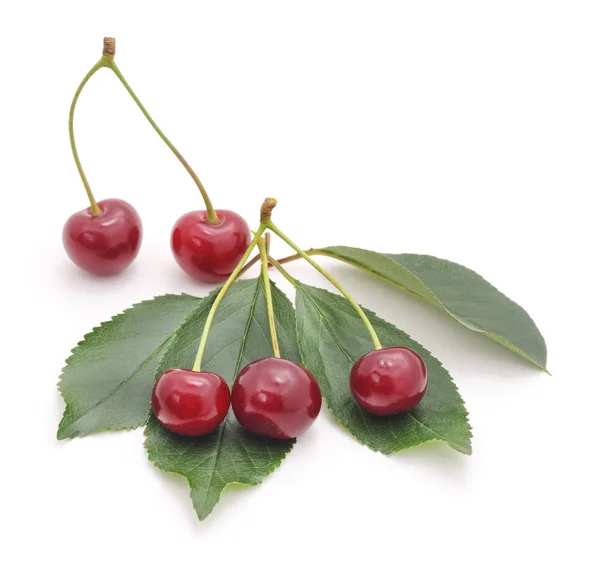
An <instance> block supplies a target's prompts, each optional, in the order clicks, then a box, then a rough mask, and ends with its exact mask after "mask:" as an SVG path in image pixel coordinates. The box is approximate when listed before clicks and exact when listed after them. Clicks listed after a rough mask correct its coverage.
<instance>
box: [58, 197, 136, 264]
mask: <svg viewBox="0 0 600 561" xmlns="http://www.w3.org/2000/svg"><path fill="white" fill-rule="evenodd" d="M98 206H99V207H100V209H101V210H102V214H99V215H97V216H93V215H92V212H91V209H90V208H86V209H85V210H81V211H79V212H76V213H75V214H73V215H72V216H71V217H69V219H68V220H67V222H66V223H65V227H64V228H63V244H64V246H65V250H66V251H67V255H68V256H69V257H70V258H71V261H73V263H75V264H76V265H78V266H79V267H81V268H82V269H84V270H85V271H87V272H88V273H92V274H93V275H101V276H107V275H114V274H116V273H119V272H120V271H122V270H123V269H125V267H127V266H128V265H130V264H131V262H132V261H133V260H134V259H135V256H136V255H137V254H138V251H139V249H140V243H141V241H142V221H141V220H140V216H139V214H138V213H137V212H136V210H135V209H134V208H133V207H132V206H131V205H130V204H129V203H126V202H125V201H122V200H121V199H106V200H104V201H100V202H99V203H98Z"/></svg>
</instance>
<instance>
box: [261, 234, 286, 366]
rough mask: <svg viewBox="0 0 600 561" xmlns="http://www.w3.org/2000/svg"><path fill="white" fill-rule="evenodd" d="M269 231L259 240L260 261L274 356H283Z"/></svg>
mask: <svg viewBox="0 0 600 561" xmlns="http://www.w3.org/2000/svg"><path fill="white" fill-rule="evenodd" d="M268 246H269V233H268V232H267V233H266V234H265V237H264V238H260V240H258V250H259V252H260V262H261V270H262V278H263V284H264V285H265V298H266V300H267V317H268V318H269V331H270V332H271V342H272V343H273V356H274V357H275V358H281V354H280V353H279V342H278V341H277V328H276V326H275V312H274V311H273V295H272V294H271V281H270V279H269V248H268Z"/></svg>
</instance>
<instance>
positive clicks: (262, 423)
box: [231, 358, 321, 439]
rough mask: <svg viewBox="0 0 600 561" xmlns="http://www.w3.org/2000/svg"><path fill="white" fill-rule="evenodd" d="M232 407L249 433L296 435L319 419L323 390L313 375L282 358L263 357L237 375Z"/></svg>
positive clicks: (232, 392) (273, 435)
mask: <svg viewBox="0 0 600 561" xmlns="http://www.w3.org/2000/svg"><path fill="white" fill-rule="evenodd" d="M231 406H232V408H233V412H234V413H235V416H236V417H237V420H238V421H239V422H240V424H241V425H242V426H243V427H244V428H245V429H246V430H249V431H250V432H253V433H255V434H258V435H261V436H269V437H271V438H280V439H284V438H295V437H296V436H299V435H300V434H302V433H303V432H304V431H305V430H306V429H307V428H308V427H310V425H312V423H313V421H314V420H315V419H316V418H317V415H318V414H319V411H320V410H321V390H320V389H319V385H318V384H317V381H316V380H315V379H314V377H313V375H312V374H311V373H310V372H308V371H307V370H305V369H304V368H302V367H301V366H299V365H298V364H296V363H294V362H292V361H290V360H285V359H283V358H261V359H259V360H255V361H254V362H251V363H250V364H248V365H247V366H246V367H244V368H243V369H242V371H241V372H240V373H239V374H238V377H237V378H236V380H235V382H234V384H233V390H232V391H231Z"/></svg>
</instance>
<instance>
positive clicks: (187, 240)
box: [171, 210, 251, 282]
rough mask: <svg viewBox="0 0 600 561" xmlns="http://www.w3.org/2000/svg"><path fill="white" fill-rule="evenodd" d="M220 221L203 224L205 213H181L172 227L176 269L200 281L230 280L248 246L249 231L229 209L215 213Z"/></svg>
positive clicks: (203, 211) (242, 221)
mask: <svg viewBox="0 0 600 561" xmlns="http://www.w3.org/2000/svg"><path fill="white" fill-rule="evenodd" d="M216 213H217V216H218V217H219V220H220V221H219V222H218V223H217V224H211V223H210V222H207V221H206V216H207V212H206V210H197V211H193V212H188V213H187V214H184V215H183V216H182V217H181V218H180V219H179V220H178V221H177V222H175V226H174V227H173V231H172V233H171V249H172V251H173V255H174V256H175V260H176V261H177V263H179V266H180V267H181V268H182V269H183V270H184V271H185V272H186V273H187V274H188V275H190V276H192V277H194V278H195V279H198V280H200V281H203V282H220V281H224V280H226V279H227V277H229V275H230V274H231V272H232V271H233V270H234V269H235V267H236V265H237V264H238V263H239V261H240V259H241V258H242V256H243V255H244V253H245V252H246V250H247V249H248V245H249V244H250V238H251V237H250V228H249V227H248V224H247V223H246V221H245V220H244V219H243V218H242V217H241V216H240V215H239V214H236V213H235V212H232V211H231V210H217V211H216Z"/></svg>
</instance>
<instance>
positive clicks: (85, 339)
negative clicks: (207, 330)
mask: <svg viewBox="0 0 600 561" xmlns="http://www.w3.org/2000/svg"><path fill="white" fill-rule="evenodd" d="M180 296H186V297H189V298H195V299H197V300H198V301H199V302H201V301H202V300H203V298H199V297H197V296H193V295H191V294H186V293H183V292H182V293H181V294H162V295H160V296H155V297H154V298H151V299H149V300H142V301H140V302H136V303H135V304H132V305H131V306H129V307H128V308H125V309H124V310H123V311H121V312H119V313H118V314H115V315H113V316H111V317H110V319H108V320H105V321H103V322H101V323H100V324H98V325H97V326H96V327H94V328H92V330H91V331H89V332H88V333H86V334H85V335H84V336H83V339H81V340H80V341H79V342H78V343H77V345H75V347H73V348H72V349H71V351H70V354H69V356H68V357H67V359H66V360H65V365H64V366H63V368H62V369H61V374H60V376H59V378H58V383H57V388H58V391H59V393H60V395H61V397H62V398H63V400H64V402H65V409H64V411H63V415H62V417H61V420H60V422H59V426H58V431H57V435H56V437H57V439H58V440H65V439H67V438H83V437H84V436H87V435H89V434H99V433H102V432H108V431H122V430H133V429H137V428H139V427H142V426H144V425H146V423H147V422H148V418H146V419H145V421H144V422H143V423H136V424H129V425H123V426H122V427H119V428H102V429H98V430H95V431H89V432H85V431H80V432H76V433H69V434H66V433H65V432H64V426H63V421H64V419H65V416H66V414H67V412H68V410H69V408H70V405H69V404H68V403H67V401H66V398H65V393H64V391H63V388H62V384H63V382H64V376H65V374H66V372H65V371H66V369H67V367H69V366H70V365H71V364H72V361H73V358H74V355H75V354H76V353H78V352H79V351H80V350H81V347H82V346H83V345H85V344H87V343H89V342H90V339H92V338H94V337H97V336H98V334H99V333H101V332H102V331H103V330H104V329H106V327H107V326H108V324H110V323H112V322H114V321H115V320H117V319H119V318H120V317H122V316H124V315H126V314H127V313H128V312H131V311H132V310H134V309H135V308H138V307H140V306H143V305H145V304H150V303H152V302H157V301H160V300H162V299H165V298H173V297H174V298H179V297H180ZM186 317H187V316H186ZM176 332H177V330H175V331H174V332H173V334H172V335H171V336H170V337H169V338H167V339H166V340H165V342H163V344H162V345H161V346H160V347H158V348H157V350H156V351H155V353H156V352H158V351H159V350H160V349H163V352H164V351H165V350H166V349H167V346H168V343H170V341H171V339H172V338H173V336H174V335H175V333H176ZM151 356H152V357H153V356H155V355H154V354H153V355H151ZM149 358H150V357H149ZM148 360H149V359H146V360H144V361H143V362H142V363H141V364H140V365H139V366H138V367H137V368H136V371H135V372H137V371H139V369H140V368H141V366H143V365H144V364H146V362H147V361H148ZM130 378H131V376H130V377H129V378H127V380H129V379H130ZM124 382H125V380H124ZM122 383H123V382H122ZM120 386H121V384H119V386H117V388H116V389H118V387H120ZM103 401H104V400H102V401H100V402H98V403H97V404H96V405H94V407H92V409H93V408H95V407H97V406H98V405H99V404H100V403H103ZM88 413H89V410H88V411H86V412H85V413H84V414H83V415H82V416H80V417H79V418H77V419H75V420H74V421H72V422H71V423H70V425H72V424H73V423H74V422H75V421H79V420H80V419H82V418H83V417H84V416H85V415H87V414H88ZM70 425H67V426H70Z"/></svg>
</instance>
